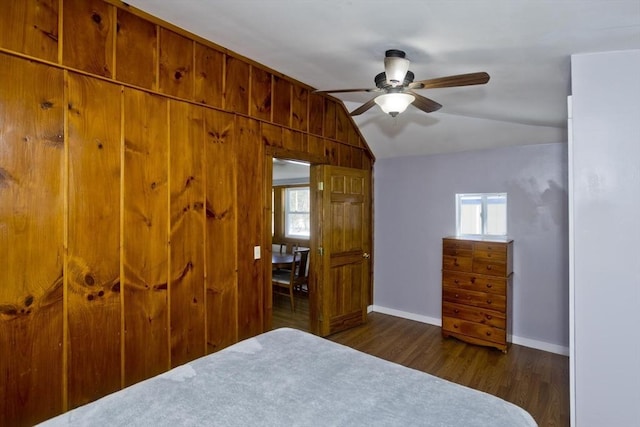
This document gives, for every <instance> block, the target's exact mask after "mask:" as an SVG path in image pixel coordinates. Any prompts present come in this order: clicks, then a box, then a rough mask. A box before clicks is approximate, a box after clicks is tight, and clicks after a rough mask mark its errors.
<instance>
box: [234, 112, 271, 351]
mask: <svg viewBox="0 0 640 427" xmlns="http://www.w3.org/2000/svg"><path fill="white" fill-rule="evenodd" d="M236 125H237V130H236V135H237V138H238V140H237V143H236V153H237V162H238V163H237V170H238V171H242V173H239V174H238V176H237V180H238V182H237V184H238V185H237V193H236V200H237V206H238V234H237V236H238V265H241V266H242V268H241V269H239V270H238V339H244V338H248V337H252V336H254V335H256V334H259V333H261V332H262V329H263V322H264V319H263V316H264V304H263V301H264V286H263V285H264V284H263V276H262V261H261V260H254V259H253V248H254V246H259V245H260V244H261V242H262V229H263V227H264V221H263V206H262V203H261V202H260V201H261V200H263V194H264V188H263V185H264V176H263V169H264V161H263V156H264V146H263V145H262V144H259V145H256V143H255V141H256V140H258V141H259V140H260V123H259V122H258V121H256V120H252V119H248V118H244V117H236Z"/></svg>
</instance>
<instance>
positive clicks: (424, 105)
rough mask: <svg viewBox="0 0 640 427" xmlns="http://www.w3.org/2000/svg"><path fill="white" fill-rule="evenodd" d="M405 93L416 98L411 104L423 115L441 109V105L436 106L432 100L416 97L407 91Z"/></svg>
mask: <svg viewBox="0 0 640 427" xmlns="http://www.w3.org/2000/svg"><path fill="white" fill-rule="evenodd" d="M407 93H410V94H411V95H413V96H415V97H416V99H415V100H414V101H413V103H412V104H413V105H414V106H415V107H416V108H419V109H421V110H422V111H424V112H425V113H433V112H434V111H438V110H439V109H440V108H442V105H440V104H438V103H437V102H436V101H434V100H432V99H429V98H426V97H424V96H422V95H418V94H417V93H415V92H412V91H408V92H407Z"/></svg>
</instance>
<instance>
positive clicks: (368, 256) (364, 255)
mask: <svg viewBox="0 0 640 427" xmlns="http://www.w3.org/2000/svg"><path fill="white" fill-rule="evenodd" d="M362 258H365V259H369V258H371V255H370V254H368V253H367V252H364V253H363V254H362Z"/></svg>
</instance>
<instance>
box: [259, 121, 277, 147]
mask: <svg viewBox="0 0 640 427" xmlns="http://www.w3.org/2000/svg"><path fill="white" fill-rule="evenodd" d="M260 133H261V135H262V143H263V144H264V145H265V146H266V147H276V148H282V127H281V126H276V125H272V124H269V123H264V122H263V123H260Z"/></svg>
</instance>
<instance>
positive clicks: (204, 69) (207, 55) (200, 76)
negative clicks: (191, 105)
mask: <svg viewBox="0 0 640 427" xmlns="http://www.w3.org/2000/svg"><path fill="white" fill-rule="evenodd" d="M195 49H196V50H195V73H194V78H195V100H196V102H200V103H202V104H207V105H211V106H212V107H217V108H222V99H223V95H224V85H223V83H224V64H225V56H224V54H223V53H222V52H218V51H217V50H215V49H212V48H210V47H208V46H204V45H202V44H200V43H196V47H195Z"/></svg>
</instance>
